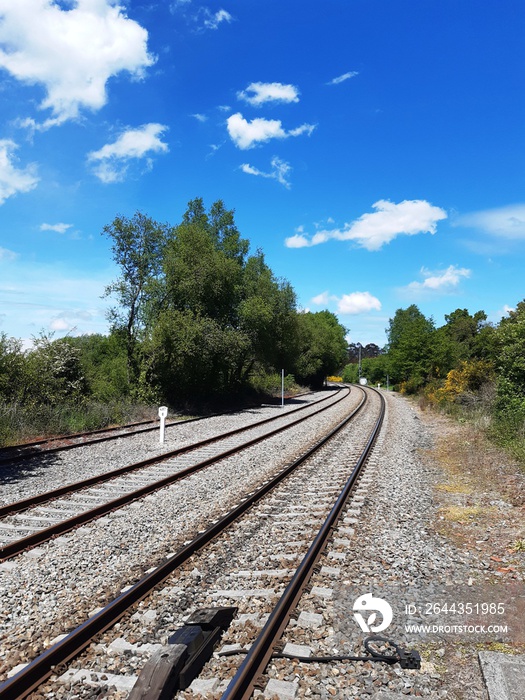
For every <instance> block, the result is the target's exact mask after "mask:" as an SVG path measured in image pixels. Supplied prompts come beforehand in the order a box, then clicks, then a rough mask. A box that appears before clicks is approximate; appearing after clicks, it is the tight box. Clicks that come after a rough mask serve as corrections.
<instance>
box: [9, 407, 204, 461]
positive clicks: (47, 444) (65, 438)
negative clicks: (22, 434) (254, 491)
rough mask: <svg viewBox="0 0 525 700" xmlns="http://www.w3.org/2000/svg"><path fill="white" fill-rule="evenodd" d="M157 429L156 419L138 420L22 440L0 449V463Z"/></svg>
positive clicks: (167, 424)
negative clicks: (68, 433)
mask: <svg viewBox="0 0 525 700" xmlns="http://www.w3.org/2000/svg"><path fill="white" fill-rule="evenodd" d="M194 420H200V418H190V419H188V421H177V420H169V421H166V427H168V426H170V425H176V424H177V423H183V422H190V421H194ZM158 429H159V421H158V419H154V420H145V421H138V422H135V423H128V424H126V425H119V426H113V427H110V428H100V429H98V430H88V431H85V432H82V433H72V434H70V435H56V436H54V437H50V438H42V439H41V440H33V441H31V442H23V443H20V444H18V445H10V446H8V447H2V448H1V449H0V464H12V463H14V462H21V461H22V460H25V459H31V458H32V457H36V456H38V455H46V454H53V453H55V452H63V451H65V450H71V449H73V448H75V447H84V446H86V445H96V444H98V443H100V442H108V441H109V440H114V439H115V438H118V437H123V436H126V435H139V434H141V433H149V432H152V431H153V430H158Z"/></svg>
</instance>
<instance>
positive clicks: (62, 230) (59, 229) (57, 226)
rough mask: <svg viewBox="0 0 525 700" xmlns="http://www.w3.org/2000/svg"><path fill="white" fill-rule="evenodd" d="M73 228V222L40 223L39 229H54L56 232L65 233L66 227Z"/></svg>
mask: <svg viewBox="0 0 525 700" xmlns="http://www.w3.org/2000/svg"><path fill="white" fill-rule="evenodd" d="M70 228H73V224H41V225H40V230H41V231H56V232H57V233H65V232H66V231H67V230H68V229H70Z"/></svg>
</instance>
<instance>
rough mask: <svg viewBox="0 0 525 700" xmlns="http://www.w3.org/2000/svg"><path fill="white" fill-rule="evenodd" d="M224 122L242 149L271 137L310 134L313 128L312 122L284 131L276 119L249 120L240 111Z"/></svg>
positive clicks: (232, 137) (281, 137) (279, 137)
mask: <svg viewBox="0 0 525 700" xmlns="http://www.w3.org/2000/svg"><path fill="white" fill-rule="evenodd" d="M226 123H227V125H228V133H229V135H230V138H231V140H232V141H233V142H234V144H235V145H236V146H237V147H238V148H240V149H242V150H247V149H248V148H253V146H255V145H257V144H258V143H265V142H266V141H270V140H271V139H286V138H288V137H289V136H300V135H301V134H304V133H307V134H308V135H310V134H311V133H312V131H313V130H314V129H315V126H314V125H312V124H303V125H302V126H300V127H298V128H297V129H293V130H292V131H285V130H284V129H283V126H282V123H281V121H280V120H278V119H253V120H252V121H251V122H249V121H247V120H246V119H244V117H243V116H242V114H241V113H240V112H237V113H236V114H232V115H231V116H230V117H228V119H227V120H226Z"/></svg>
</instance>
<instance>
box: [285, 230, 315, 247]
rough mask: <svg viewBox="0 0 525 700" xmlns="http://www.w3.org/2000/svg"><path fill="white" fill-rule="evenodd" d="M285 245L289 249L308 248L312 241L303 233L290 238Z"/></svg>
mask: <svg viewBox="0 0 525 700" xmlns="http://www.w3.org/2000/svg"><path fill="white" fill-rule="evenodd" d="M284 243H285V245H286V247H287V248H307V247H308V246H309V245H310V241H309V240H308V238H306V236H303V235H302V233H296V234H294V235H293V236H290V238H287V239H286V240H285V242H284Z"/></svg>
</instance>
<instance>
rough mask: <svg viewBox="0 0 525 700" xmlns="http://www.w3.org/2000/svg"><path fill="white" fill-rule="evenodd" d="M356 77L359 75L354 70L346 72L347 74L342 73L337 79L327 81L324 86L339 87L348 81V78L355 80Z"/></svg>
mask: <svg viewBox="0 0 525 700" xmlns="http://www.w3.org/2000/svg"><path fill="white" fill-rule="evenodd" d="M356 75H359V73H358V72H357V71H356V70H351V71H348V73H343V75H339V76H338V77H337V78H333V79H332V80H329V81H328V82H327V83H326V84H327V85H339V83H344V82H345V80H349V79H350V78H355V76H356Z"/></svg>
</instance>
